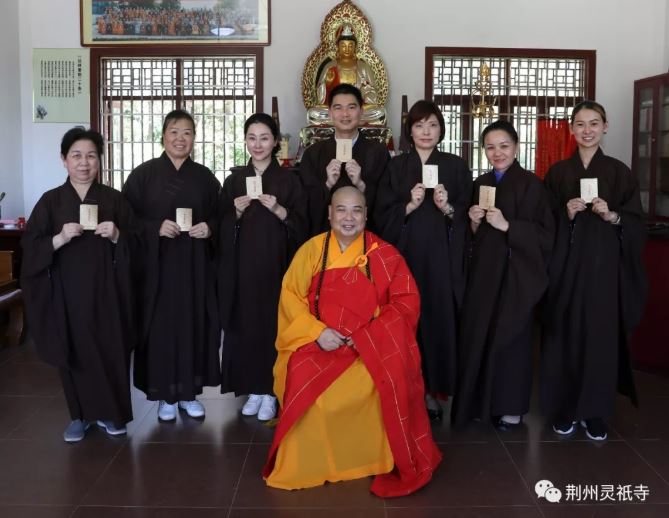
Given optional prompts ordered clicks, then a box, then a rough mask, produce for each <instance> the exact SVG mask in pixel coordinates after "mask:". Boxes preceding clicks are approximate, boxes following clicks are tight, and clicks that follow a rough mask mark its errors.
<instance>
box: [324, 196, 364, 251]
mask: <svg viewBox="0 0 669 518" xmlns="http://www.w3.org/2000/svg"><path fill="white" fill-rule="evenodd" d="M328 218H329V219H330V228H331V229H332V232H334V235H335V237H336V238H337V241H338V242H339V246H340V247H341V249H342V250H344V249H345V248H346V247H347V246H348V245H350V244H351V243H352V242H353V241H354V240H355V239H356V238H357V237H358V236H359V235H360V234H362V232H364V230H365V221H366V220H367V206H366V202H365V195H364V194H362V193H361V192H360V191H359V190H358V189H356V188H355V187H340V188H339V189H337V190H336V191H335V192H334V193H333V194H332V201H331V202H330V206H329V207H328Z"/></svg>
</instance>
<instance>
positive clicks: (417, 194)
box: [405, 183, 425, 216]
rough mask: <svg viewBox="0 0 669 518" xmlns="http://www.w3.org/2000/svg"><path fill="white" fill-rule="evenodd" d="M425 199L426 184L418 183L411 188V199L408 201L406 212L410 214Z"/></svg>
mask: <svg viewBox="0 0 669 518" xmlns="http://www.w3.org/2000/svg"><path fill="white" fill-rule="evenodd" d="M424 199H425V185H423V184H422V183H417V184H416V185H414V186H413V188H412V189H411V200H410V201H409V203H407V206H406V210H405V213H406V215H407V216H408V215H409V214H411V213H412V212H413V211H414V210H416V209H417V208H418V207H420V204H421V203H423V200H424Z"/></svg>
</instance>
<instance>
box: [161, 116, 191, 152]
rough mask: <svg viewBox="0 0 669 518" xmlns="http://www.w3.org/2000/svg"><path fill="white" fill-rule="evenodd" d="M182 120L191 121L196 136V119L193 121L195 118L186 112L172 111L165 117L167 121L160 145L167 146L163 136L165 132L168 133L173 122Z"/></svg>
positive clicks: (165, 121) (164, 124) (164, 122)
mask: <svg viewBox="0 0 669 518" xmlns="http://www.w3.org/2000/svg"><path fill="white" fill-rule="evenodd" d="M180 120H187V121H190V125H191V126H192V127H193V134H195V119H193V116H192V115H191V114H190V113H188V112H187V111H186V110H172V111H171V112H170V113H168V114H167V115H165V120H164V121H163V132H162V133H161V134H160V143H161V144H162V145H164V144H165V143H164V142H163V135H165V132H166V131H167V126H169V125H170V124H171V123H172V122H176V121H180Z"/></svg>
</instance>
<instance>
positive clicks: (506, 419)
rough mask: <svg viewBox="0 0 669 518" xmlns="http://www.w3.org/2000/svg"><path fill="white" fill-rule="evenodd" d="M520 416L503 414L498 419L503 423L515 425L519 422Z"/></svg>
mask: <svg viewBox="0 0 669 518" xmlns="http://www.w3.org/2000/svg"><path fill="white" fill-rule="evenodd" d="M521 420H522V416H519V415H503V416H502V418H501V419H500V421H502V422H503V423H504V424H510V425H517V424H520V421H521Z"/></svg>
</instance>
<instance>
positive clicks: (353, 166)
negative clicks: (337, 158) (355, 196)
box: [344, 160, 367, 192]
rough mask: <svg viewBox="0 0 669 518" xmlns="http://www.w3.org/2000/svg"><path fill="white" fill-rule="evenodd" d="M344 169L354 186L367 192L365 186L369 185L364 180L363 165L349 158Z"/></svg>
mask: <svg viewBox="0 0 669 518" xmlns="http://www.w3.org/2000/svg"><path fill="white" fill-rule="evenodd" d="M344 170H345V171H346V174H347V175H348V177H349V179H350V180H351V183H352V184H353V186H354V187H357V188H358V190H359V191H360V192H365V187H366V186H367V185H366V184H365V182H363V181H362V167H360V164H359V163H358V162H356V161H355V160H349V161H348V162H346V165H345V166H344Z"/></svg>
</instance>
